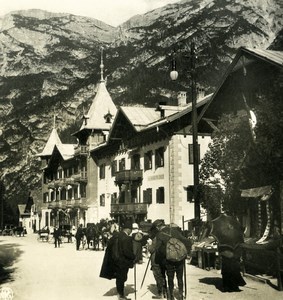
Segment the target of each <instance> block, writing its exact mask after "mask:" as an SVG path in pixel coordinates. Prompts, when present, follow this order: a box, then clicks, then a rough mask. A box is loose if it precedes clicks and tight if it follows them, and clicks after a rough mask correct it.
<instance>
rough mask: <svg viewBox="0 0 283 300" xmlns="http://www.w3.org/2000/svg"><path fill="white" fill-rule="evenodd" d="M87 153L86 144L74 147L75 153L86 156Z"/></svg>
mask: <svg viewBox="0 0 283 300" xmlns="http://www.w3.org/2000/svg"><path fill="white" fill-rule="evenodd" d="M87 154H88V146H86V145H80V146H78V147H76V148H75V155H82V156H86V155H87Z"/></svg>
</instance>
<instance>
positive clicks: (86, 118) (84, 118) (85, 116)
mask: <svg viewBox="0 0 283 300" xmlns="http://www.w3.org/2000/svg"><path fill="white" fill-rule="evenodd" d="M88 119H89V116H88V115H83V121H84V125H87V120H88Z"/></svg>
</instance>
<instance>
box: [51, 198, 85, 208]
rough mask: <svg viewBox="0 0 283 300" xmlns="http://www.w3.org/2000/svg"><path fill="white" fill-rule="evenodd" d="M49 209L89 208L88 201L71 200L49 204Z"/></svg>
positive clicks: (82, 199) (81, 199) (83, 199)
mask: <svg viewBox="0 0 283 300" xmlns="http://www.w3.org/2000/svg"><path fill="white" fill-rule="evenodd" d="M48 208H50V209H52V208H62V209H66V208H87V204H86V199H85V198H80V199H70V200H58V201H52V202H49V203H48Z"/></svg>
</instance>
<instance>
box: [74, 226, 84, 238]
mask: <svg viewBox="0 0 283 300" xmlns="http://www.w3.org/2000/svg"><path fill="white" fill-rule="evenodd" d="M83 235H84V230H83V228H82V227H81V226H80V227H79V228H78V230H77V232H76V234H75V238H76V239H77V240H80V239H81V238H82V237H83Z"/></svg>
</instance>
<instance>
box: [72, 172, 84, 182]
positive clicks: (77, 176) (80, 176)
mask: <svg viewBox="0 0 283 300" xmlns="http://www.w3.org/2000/svg"><path fill="white" fill-rule="evenodd" d="M72 178H73V179H74V181H77V182H81V181H83V182H86V181H87V172H80V173H79V174H74V175H73V176H72Z"/></svg>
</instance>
